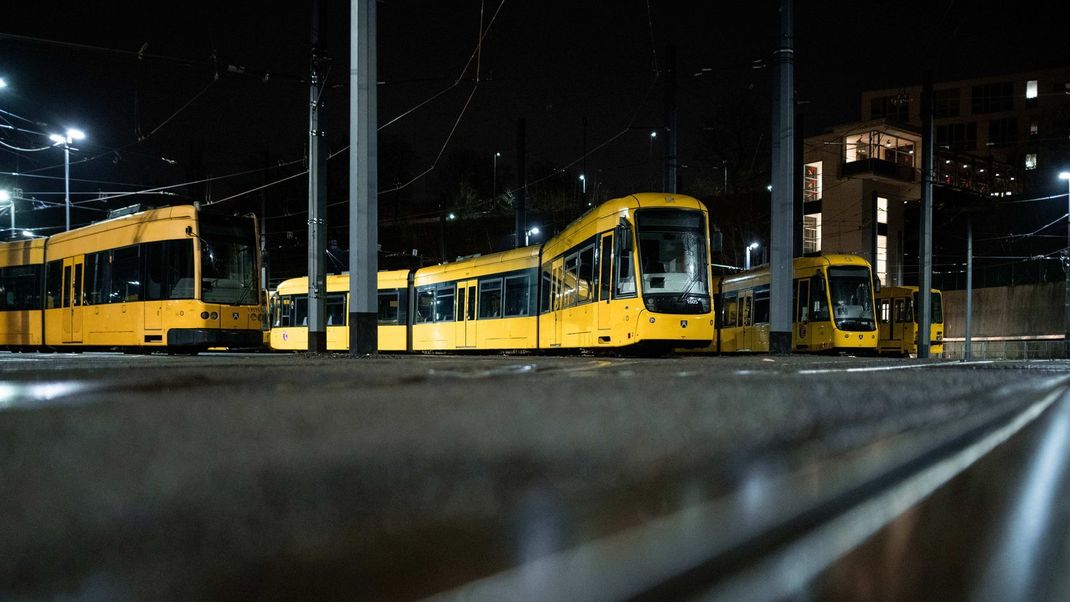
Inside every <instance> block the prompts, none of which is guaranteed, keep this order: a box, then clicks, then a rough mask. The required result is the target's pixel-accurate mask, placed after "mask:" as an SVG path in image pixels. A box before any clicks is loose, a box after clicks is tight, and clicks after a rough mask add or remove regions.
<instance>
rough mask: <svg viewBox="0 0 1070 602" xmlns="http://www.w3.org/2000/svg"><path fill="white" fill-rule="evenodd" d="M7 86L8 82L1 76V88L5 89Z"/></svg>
mask: <svg viewBox="0 0 1070 602" xmlns="http://www.w3.org/2000/svg"><path fill="white" fill-rule="evenodd" d="M6 87H7V82H6V81H4V78H2V77H0V90H2V89H4V88H6Z"/></svg>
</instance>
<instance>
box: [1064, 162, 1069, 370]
mask: <svg viewBox="0 0 1070 602" xmlns="http://www.w3.org/2000/svg"><path fill="white" fill-rule="evenodd" d="M1063 358H1064V359H1070V179H1067V181H1066V249H1064V250H1063Z"/></svg>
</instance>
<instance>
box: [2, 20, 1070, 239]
mask: <svg viewBox="0 0 1070 602" xmlns="http://www.w3.org/2000/svg"><path fill="white" fill-rule="evenodd" d="M262 6H263V7H262V8H260V9H259V11H254V10H253V8H252V6H251V5H249V4H247V3H225V2H211V3H209V2H199V1H191V2H181V3H154V2H153V3H109V2H83V3H66V2H62V3H59V2H40V3H36V4H31V3H20V4H19V5H18V6H12V7H8V8H5V17H4V20H3V22H2V23H3V24H2V25H0V32H2V33H3V34H10V35H13V36H24V37H25V38H33V39H34V40H41V41H34V40H31V39H16V38H13V37H0V77H3V78H5V79H6V80H7V82H8V84H9V87H8V88H7V89H6V90H4V91H2V92H0V109H3V110H6V111H9V112H11V113H14V114H15V115H16V116H18V117H23V118H27V119H29V120H30V121H32V122H35V123H32V124H31V123H26V122H23V121H20V120H19V119H17V118H16V117H13V116H11V115H5V118H6V119H8V120H9V121H12V123H14V124H15V125H18V126H19V127H25V128H27V129H31V130H38V131H44V132H53V131H60V130H62V129H63V127H65V126H68V125H71V126H77V127H80V128H82V129H83V130H85V131H86V133H87V135H88V136H89V138H88V140H87V141H86V142H85V143H84V144H82V145H81V146H80V149H81V150H80V152H78V153H76V154H75V158H74V159H73V160H74V161H78V160H79V159H90V160H89V161H85V162H81V163H75V164H74V165H73V166H72V178H75V179H77V180H97V182H87V181H76V182H74V183H73V184H72V190H74V191H75V192H76V193H77V194H76V195H75V200H76V201H79V202H81V201H84V200H86V199H87V197H86V195H85V193H86V192H94V193H95V192H96V191H105V192H111V191H134V190H138V189H142V188H147V187H153V186H166V185H173V184H181V183H184V182H189V181H192V180H200V179H204V178H206V177H218V176H223V175H227V174H232V173H236V172H241V171H246V170H257V171H256V172H255V173H251V174H248V175H245V176H241V177H233V178H225V179H219V180H216V181H214V182H212V183H211V184H210V185H204V186H192V187H183V188H176V189H174V191H175V192H176V193H177V194H179V195H180V196H179V197H178V199H179V200H182V199H183V198H190V197H192V198H202V199H203V198H204V197H205V196H207V197H209V198H211V199H213V200H218V199H221V198H225V197H227V196H230V195H234V194H237V193H240V192H243V191H247V190H250V189H252V188H255V187H257V186H260V185H262V184H265V183H269V182H272V181H274V180H277V179H279V178H283V177H286V176H288V175H291V174H293V173H297V172H299V171H300V170H301V169H302V165H301V163H300V161H301V159H302V158H303V156H304V153H305V146H306V143H307V107H308V105H307V102H308V100H307V96H308V90H307V84H306V82H305V79H306V77H307V73H308V58H309V36H310V20H311V3H310V2H309V3H298V2H290V3H281V2H279V3H263V4H262ZM324 7H325V8H324V10H325V12H326V19H325V22H326V24H325V27H324V30H323V38H324V39H323V45H324V46H325V48H326V50H327V52H328V53H329V54H330V55H331V57H332V58H333V61H332V63H331V66H330V73H329V74H328V80H327V85H328V88H327V90H326V92H325V97H324V98H325V100H326V102H327V105H328V106H327V114H326V127H325V129H326V130H327V132H328V146H329V150H330V152H332V153H334V152H336V151H339V150H341V149H343V148H344V147H345V145H346V144H347V143H348V140H347V133H348V122H347V119H346V116H345V112H346V109H347V107H348V90H347V84H348V23H349V12H348V11H349V3H348V2H340V1H338V0H324ZM776 7H777V3H776V2H770V1H756V2H747V3H732V4H729V3H721V2H704V3H697V2H663V1H661V2H659V1H655V0H651V1H650V2H646V1H643V0H628V1H622V2H559V1H541V2H530V1H529V2H520V1H515V0H513V1H506V2H504V3H499V2H496V1H487V2H485V3H482V4H481V3H480V2H476V1H467V2H417V1H408V0H384V1H383V2H380V3H379V5H378V11H379V61H380V67H379V80H380V81H381V82H382V83H381V85H380V87H379V93H380V97H379V121H380V123H381V124H382V123H386V122H388V121H390V120H392V119H393V118H395V117H397V116H398V115H401V114H403V113H405V112H406V111H408V110H409V109H410V108H412V107H413V106H415V105H417V104H419V103H421V102H423V101H424V100H426V99H428V98H429V97H431V96H432V95H434V94H436V93H437V92H440V91H442V90H444V89H446V88H450V87H451V85H453V84H454V82H456V81H457V80H458V78H460V81H459V82H457V83H456V85H455V86H453V87H452V88H450V89H449V90H448V91H446V92H445V93H444V94H442V95H441V96H439V97H438V98H437V99H436V100H434V101H432V102H431V103H429V104H427V105H426V106H425V107H423V108H421V109H420V110H418V111H416V112H414V113H412V114H410V115H407V116H405V117H403V118H401V119H399V120H398V121H397V122H396V123H393V124H391V125H389V126H388V127H386V128H384V129H382V130H381V132H380V145H381V156H380V189H381V190H385V189H388V188H390V187H392V186H395V185H396V184H399V183H404V182H406V181H408V180H410V179H412V177H414V176H415V175H417V174H419V173H420V172H423V171H424V170H426V169H427V168H429V167H430V166H431V165H432V164H433V163H434V161H435V158H436V156H437V155H438V154H439V152H440V150H442V149H443V145H444V143H445V142H446V139H447V137H448V136H449V133H450V130H451V128H452V127H453V125H454V122H455V121H456V120H457V119H458V117H459V116H460V117H461V118H460V121H459V123H458V125H457V129H456V131H455V132H454V134H453V136H452V138H450V140H449V143H448V144H446V146H445V152H444V153H443V158H442V159H441V160H440V161H439V162H438V165H437V168H436V169H434V170H433V171H431V172H430V173H429V174H428V175H426V176H424V177H423V178H420V179H418V180H416V181H415V182H413V183H412V184H411V185H410V186H408V187H406V188H405V189H404V190H403V191H401V192H398V193H394V194H395V196H394V197H392V201H389V202H391V203H393V204H392V205H391V207H393V208H394V209H393V210H394V211H396V212H397V213H399V214H401V215H404V214H407V213H409V214H419V213H420V212H421V211H426V210H428V209H434V208H437V207H439V206H441V205H443V203H445V204H448V203H450V202H451V201H450V200H449V198H448V197H449V196H450V195H451V194H453V192H452V191H451V188H455V187H456V182H457V181H458V174H460V173H462V172H463V173H469V174H471V178H474V179H475V180H476V181H475V182H473V184H474V185H475V186H476V188H478V189H479V191H480V192H481V193H484V194H485V192H486V191H489V189H490V187H491V186H492V184H491V183H490V180H491V171H492V155H493V153H494V152H495V151H499V152H501V153H502V159H500V160H499V163H498V186H499V191H500V190H501V189H503V188H509V187H511V186H512V184H513V183H514V181H515V175H514V171H513V168H512V166H513V165H514V162H515V150H514V148H515V132H516V120H517V118H518V117H520V116H523V117H525V118H526V119H527V123H528V141H527V148H528V153H529V155H528V157H529V158H528V161H529V181H530V180H532V179H534V178H542V177H547V176H550V177H549V178H548V179H549V180H551V181H552V180H554V179H557V180H559V181H558V186H559V187H564V188H568V187H569V186H572V187H575V186H577V184H576V181H575V178H576V176H577V174H578V173H579V172H580V170H581V169H582V166H583V160H582V156H583V150H584V127H583V122H584V118H586V121H587V127H586V148H587V150H588V152H589V154H588V156H587V158H586V171H587V173H588V182H589V185H590V192H592V193H593V194H594V195H595V198H596V200H602V199H604V198H607V197H609V196H614V195H619V194H625V193H628V192H634V191H639V190H648V189H655V188H660V180H661V175H660V173H661V172H660V164H661V161H662V155H661V153H662V148H661V145H662V140H663V137H659V138H658V139H657V140H656V141H654V142H653V143H652V142H651V139H650V135H649V134H650V131H651V129H655V128H657V127H659V126H660V125H661V123H662V111H663V109H662V94H663V92H662V88H661V82H660V81H657V80H656V70H655V64H656V63H657V62H660V61H663V60H664V57H665V49H666V46H667V45H669V44H673V45H675V46H676V49H677V50H676V53H677V74H678V75H677V77H678V82H679V92H678V97H679V126H680V127H679V132H680V146H679V156H680V163H681V165H682V166H686V167H682V169H681V173H680V178H681V182H682V187H681V188H682V190H681V191H682V192H691V193H695V194H700V193H703V192H704V190H706V188H708V184H709V182H710V181H719V180H720V178H721V177H722V172H720V171H718V170H716V169H715V167H714V166H716V165H721V164H722V161H723V162H724V164H725V165H727V166H728V167H729V170H730V174H732V175H733V181H735V182H736V184H737V188H739V187H746V186H757V185H759V184H760V182H759V180H761V179H764V178H767V175H766V174H767V172H768V163H769V148H768V133H767V132H768V129H769V115H770V113H771V105H770V102H771V101H770V82H771V77H772V73H771V70H770V69H768V68H755V67H761V66H762V65H763V64H768V62H769V59H770V55H771V52H772V50H773V48H774V44H775V41H776V28H777V25H778V23H777V16H776V12H777V11H776ZM796 11H797V23H796V25H797V29H796V49H797V63H796V67H797V69H796V81H797V87H798V94H799V100H800V101H802V102H803V103H804V104H803V105H802V106H803V111H804V113H805V128H806V130H807V132H808V133H814V132H817V131H820V130H821V129H823V128H826V127H829V126H831V125H834V124H836V123H840V122H844V121H850V120H855V119H858V118H859V93H860V92H861V91H862V90H865V89H874V88H887V87H896V86H905V85H911V84H916V83H918V82H919V81H920V80H921V75H922V72H923V70H924V69H925V68H926V67H928V66H932V67H934V68H935V69H936V72H937V77H938V79H954V78H963V77H973V76H979V75H989V74H998V73H1004V72H1012V71H1017V70H1026V69H1032V68H1041V67H1048V66H1058V65H1066V64H1068V63H1070V44H1067V42H1066V39H1067V36H1066V32H1065V26H1066V24H1068V23H1070V18H1068V17H1070V8H1068V6H1067V4H1066V3H1056V2H1049V3H1031V4H1026V3H1014V4H1011V3H1006V4H1003V5H1001V6H994V5H987V4H978V3H971V2H962V1H958V2H956V1H954V0H939V1H937V2H932V3H928V2H899V3H888V2H881V3H871V2H847V1H843V2H824V3H807V2H799V3H797V7H796ZM495 14H496V17H495ZM481 15H482V16H481ZM492 17H494V20H493V22H491V19H492ZM481 18H482V21H483V27H484V28H485V29H487V28H489V29H488V33H487V35H486V37H485V39H484V41H483V44H482V46H481V52H480V54H479V61H478V65H479V68H478V71H477V69H476V63H475V61H473V62H472V63H471V64H470V65H469V67H468V69H467V71H464V73H463V76H462V69H463V67H464V65H465V64H466V63H467V62H468V60H469V57H470V56H472V54H473V51H474V50H475V48H476V42H477V39H478V34H479V31H480V20H481ZM43 40H49V41H53V42H59V43H61V44H55V43H45V42H43ZM62 44H83V45H89V46H95V47H100V48H106V49H113V50H116V51H120V52H104V51H100V50H90V49H87V48H78V47H73V46H65V45H62ZM139 50H142V51H143V53H144V54H145V56H144V58H142V59H138V57H137V52H138V51H139ZM755 61H758V62H757V63H756V62H755ZM229 65H237V66H241V68H243V69H244V70H245V73H234V72H233V69H230V68H228V66H229ZM704 69H705V71H703V70H704ZM265 73H267V74H270V75H269V77H268V78H267V81H266V82H265V81H264V78H263V74H265ZM477 73H478V79H479V81H478V84H477V83H476V75H477ZM696 73H701V75H698V76H696V75H695V74H696ZM473 89H474V94H473ZM470 95H471V101H470V104H469V105H468V107H467V109H464V106H465V103H466V101H467V100H468V99H469V96H470ZM187 103H189V104H188V106H185V108H182V107H183V106H184V105H187ZM180 109H181V110H180ZM629 128H630V129H629ZM610 139H612V141H611V142H608V143H606V144H605V145H604V146H601V147H600V145H602V144H603V143H605V142H606V141H607V140H610ZM0 140H3V141H5V142H7V143H10V144H14V145H16V146H23V147H26V146H42V145H44V141H43V140H41V139H39V138H35V137H33V136H32V135H31V136H27V137H21V136H17V135H14V134H12V133H11V132H10V131H8V130H4V131H2V132H0ZM2 150H3V152H0V171H4V172H15V171H18V172H22V173H30V174H33V175H39V176H51V177H53V178H58V179H39V178H29V177H20V178H17V179H16V178H14V177H12V176H9V175H3V174H0V186H6V187H12V186H18V187H20V188H22V189H23V190H24V194H25V195H26V196H35V195H38V198H48V199H52V200H61V199H62V197H61V196H60V197H57V196H54V195H53V196H45V194H44V193H48V192H52V193H55V192H57V191H62V175H63V169H62V154H61V153H60V152H59V151H58V150H54V149H50V150H47V151H43V152H37V153H18V152H13V151H10V150H9V149H2ZM347 162H348V155H347V154H345V153H341V154H339V155H338V156H336V157H335V158H333V159H331V160H330V162H329V163H328V170H329V178H330V179H331V182H332V184H331V187H330V190H329V201H330V202H332V203H335V202H340V201H344V199H345V194H346V190H345V185H346V181H347V176H346V170H347V169H348V164H347ZM279 164H283V165H282V166H279ZM267 167H271V169H265V168H267ZM562 169H563V170H564V171H560V172H555V171H554V170H562ZM553 173H557V174H558V175H556V176H551V174H553ZM736 176H738V177H739V180H738V181H736ZM748 178H749V179H748ZM306 187H307V184H306V181H305V179H304V178H296V179H293V180H290V181H289V182H287V183H285V184H281V185H278V186H274V187H271V188H269V189H267V190H268V196H267V201H268V202H269V203H270V207H269V209H268V213H269V215H272V214H280V215H281V214H284V213H294V212H300V210H301V209H302V208H303V207H304V206H305V205H306V203H307V200H306V198H305V195H306ZM383 198H384V199H385V198H387V197H386V196H385V195H384V197H383ZM171 200H172V201H173V200H174V199H171ZM127 201H128V199H117V200H115V201H112V204H113V205H114V206H122V205H124V204H128V202H127ZM228 203H231V204H233V208H234V210H235V211H244V210H258V209H259V203H260V196H259V195H255V194H254V195H245V196H241V197H238V198H236V199H234V200H233V201H228ZM96 206H98V207H99V206H102V204H100V203H97V204H96ZM339 211H340V212H341V213H339ZM94 218H99V213H94V212H83V213H80V214H79V215H78V217H77V219H76V221H85V220H88V219H94ZM302 220H303V218H302V217H300V216H295V218H294V219H293V220H290V221H292V224H291V223H289V222H287V221H285V220H284V221H283V222H279V223H278V224H277V226H278V227H281V228H289V227H294V228H295V229H296V228H298V227H300V225H301V224H303V221H302ZM331 220H332V222H333V223H335V224H342V223H344V220H345V207H344V205H343V204H339V205H338V206H336V207H335V208H334V209H332V213H331ZM20 221H22V222H23V223H28V224H33V225H37V226H48V225H57V224H60V223H62V210H61V209H58V210H39V211H35V212H33V213H32V214H30V215H27V216H25V217H24V218H20ZM278 227H277V228H276V229H278ZM343 238H344V237H343Z"/></svg>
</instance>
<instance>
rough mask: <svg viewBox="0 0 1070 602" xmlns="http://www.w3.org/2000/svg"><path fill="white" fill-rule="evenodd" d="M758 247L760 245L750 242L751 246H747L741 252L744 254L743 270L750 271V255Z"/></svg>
mask: <svg viewBox="0 0 1070 602" xmlns="http://www.w3.org/2000/svg"><path fill="white" fill-rule="evenodd" d="M760 246H761V245H759V244H758V243H757V242H752V243H751V244H749V245H747V248H746V249H744V250H743V253H744V255H743V269H744V270H749V269H750V253H751V251H754V250H756V249H757V248H758V247H760Z"/></svg>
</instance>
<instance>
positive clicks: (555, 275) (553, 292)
mask: <svg viewBox="0 0 1070 602" xmlns="http://www.w3.org/2000/svg"><path fill="white" fill-rule="evenodd" d="M550 270H551V274H552V278H551V282H552V286H551V288H550V307H551V308H553V312H552V313H553V316H554V331H553V340H551V341H550V346H551V347H560V346H561V341H562V340H563V335H562V333H561V331H562V328H563V326H564V325H563V324H562V322H564V317H565V312H564V308H563V303H562V301H563V298H564V294H565V286H566V285H565V259H564V258H563V257H558V258H557V259H555V260H554V262H553V264H552V266H551V268H550Z"/></svg>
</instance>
